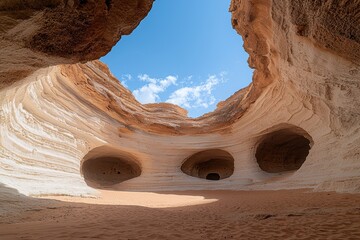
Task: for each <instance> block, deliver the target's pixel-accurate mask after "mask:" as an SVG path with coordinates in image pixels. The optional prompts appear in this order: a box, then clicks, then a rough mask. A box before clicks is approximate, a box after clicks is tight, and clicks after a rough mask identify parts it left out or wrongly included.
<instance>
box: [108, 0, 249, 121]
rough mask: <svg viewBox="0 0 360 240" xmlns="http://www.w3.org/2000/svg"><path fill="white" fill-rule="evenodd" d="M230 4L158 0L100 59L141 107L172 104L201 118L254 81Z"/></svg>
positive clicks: (223, 1)
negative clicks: (131, 31)
mask: <svg viewBox="0 0 360 240" xmlns="http://www.w3.org/2000/svg"><path fill="white" fill-rule="evenodd" d="M229 5H230V0H181V1H170V0H156V1H155V2H154V5H153V8H152V10H151V11H150V13H149V15H148V16H147V17H146V18H145V19H144V20H143V21H142V22H141V23H140V25H139V26H138V27H137V28H136V29H135V30H134V32H133V33H132V34H131V35H130V36H123V37H122V39H121V40H120V41H119V42H118V43H117V44H116V46H114V47H113V49H112V50H111V52H110V53H108V54H107V55H106V56H104V57H103V58H101V61H103V62H105V63H106V64H107V65H108V66H109V67H110V70H111V72H112V73H113V74H114V75H115V76H116V77H117V78H118V79H119V80H120V81H121V82H122V83H123V85H125V86H126V87H127V88H128V89H130V90H131V91H132V92H133V94H134V96H135V97H136V98H137V100H138V101H140V102H142V103H152V102H169V103H174V104H177V105H179V106H181V107H183V108H185V109H187V110H188V111H189V114H188V115H189V116H190V117H198V116H201V115H203V114H204V113H207V112H210V111H213V110H214V109H215V108H216V104H217V103H218V102H219V101H222V100H225V99H226V98H228V97H230V96H231V95H232V94H233V93H234V92H236V91H237V90H239V89H241V88H243V87H245V86H247V85H248V84H249V83H250V82H251V78H252V70H251V69H250V68H249V67H248V64H247V62H246V61H247V58H248V55H247V53H246V52H245V51H244V49H243V47H242V45H243V42H242V39H241V36H240V35H238V34H237V33H236V31H235V30H234V29H232V27H231V15H230V13H229V12H228V9H229Z"/></svg>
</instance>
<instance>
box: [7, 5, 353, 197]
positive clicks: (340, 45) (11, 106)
mask: <svg viewBox="0 0 360 240" xmlns="http://www.w3.org/2000/svg"><path fill="white" fill-rule="evenodd" d="M24 2H26V3H27V4H22V3H24ZM151 4H152V0H148V1H146V0H138V1H126V0H118V1H104V2H102V3H100V2H98V1H90V0H88V1H82V0H80V1H61V0H58V1H56V0H54V1H35V0H34V1H5V2H4V3H1V4H0V10H1V11H0V19H1V21H0V26H1V28H0V31H1V39H0V44H1V45H0V46H1V49H0V52H1V54H0V58H1V61H0V82H1V87H2V89H1V90H0V106H1V108H0V121H1V126H0V146H1V148H0V181H1V183H2V184H5V185H6V186H8V187H10V188H15V189H17V190H18V191H19V192H20V193H23V194H27V195H37V194H69V195H88V194H94V193H95V192H96V190H95V188H107V189H109V188H110V189H115V190H125V189H126V190H183V189H289V188H314V189H315V190H320V191H323V190H336V191H347V192H359V191H360V188H359V186H360V161H359V160H360V147H359V146H360V107H359V106H360V97H359V96H360V60H359V59H360V29H359V26H360V7H359V4H358V3H356V1H345V0H342V1H335V0H327V1H310V0H307V1H298V0H286V1H280V0H272V1H270V0H269V1H263V0H249V1H248V0H247V1H245V0H232V3H231V6H230V11H231V13H232V24H233V26H234V28H235V29H236V30H237V31H238V33H239V34H241V35H242V37H243V39H244V43H245V44H244V47H245V50H246V51H247V52H248V53H249V55H250V58H249V65H250V66H251V67H253V68H255V72H254V76H253V83H252V84H251V85H250V86H249V87H247V88H245V89H242V90H239V91H238V92H236V93H235V94H234V95H233V96H231V97H230V98H229V99H227V100H226V101H224V102H221V103H220V104H219V105H218V108H217V109H216V110H215V111H214V112H212V113H209V114H206V115H204V116H202V117H200V118H197V119H190V118H188V117H187V116H186V111H185V110H183V109H181V108H179V107H177V106H174V105H170V104H165V103H162V104H148V105H141V104H140V103H138V102H137V101H136V100H135V98H134V97H133V96H132V94H131V92H129V91H128V90H127V89H125V88H124V87H123V86H121V84H120V83H119V82H118V80H116V79H115V78H114V77H113V76H112V75H111V73H110V71H109V70H108V69H107V67H106V66H105V65H104V64H102V63H101V62H99V61H90V62H86V61H88V60H93V59H96V58H98V57H100V56H101V55H104V54H105V53H106V52H108V51H109V50H110V48H111V46H112V45H113V44H114V43H115V42H116V41H117V40H119V38H120V36H121V35H122V34H129V33H130V32H131V30H132V29H133V28H135V27H136V26H137V24H139V22H140V20H141V19H142V18H143V17H145V15H146V14H147V12H148V11H149V10H150V7H151ZM69 19H71V20H69ZM84 19H86V20H84ZM69 21H71V22H69ZM52 26H53V27H52ZM70 26H71V27H70ZM79 29H81V32H78V31H79ZM25 30H26V31H25ZM77 34H79V35H77ZM64 46H67V47H64ZM68 46H71V48H68ZM77 62H83V63H77ZM85 62H86V63H85ZM64 63H67V65H59V64H64ZM269 139H270V140H269ZM272 139H275V140H272ZM204 151H206V152H208V153H210V154H203V153H204ZM206 152H205V153H206ZM224 153H226V154H224ZM191 156H193V157H191ZM194 156H195V157H194ZM197 156H201V158H198V157H197ZM224 156H225V157H224ZM189 159H195V160H194V161H190V164H186V163H187V161H188V160H189ZM222 160H223V161H222ZM102 162H103V164H102ZM223 162H226V164H220V163H223ZM203 163H207V164H203ZM232 163H233V168H232ZM183 164H184V165H183ZM182 169H183V171H184V172H185V173H184V172H183V171H182ZM187 169H190V170H189V171H188V170H187ZM194 169H195V170H194ZM224 169H225V170H224ZM97 171H98V172H97ZM118 172H120V173H119V174H118ZM122 174H123V175H122ZM209 174H213V175H210V176H209V178H211V179H212V180H217V179H216V178H219V179H220V181H208V180H206V179H204V178H207V176H208V175H209ZM216 174H217V175H216ZM223 174H225V175H223ZM118 175H120V176H118ZM189 175H190V176H189ZM194 175H195V176H198V177H199V178H198V177H194ZM125 180H126V181H125Z"/></svg>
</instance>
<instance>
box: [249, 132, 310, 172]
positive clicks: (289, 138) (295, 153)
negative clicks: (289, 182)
mask: <svg viewBox="0 0 360 240" xmlns="http://www.w3.org/2000/svg"><path fill="white" fill-rule="evenodd" d="M309 139H310V140H309ZM311 143H312V140H311V137H310V136H309V135H308V134H307V133H306V132H305V131H304V130H303V129H301V128H298V127H295V126H294V127H290V128H285V129H281V130H277V131H274V132H270V133H268V134H266V135H265V136H264V137H263V138H262V140H261V141H260V144H259V145H258V147H257V149H256V153H255V157H256V160H257V163H258V165H259V167H260V168H261V169H262V170H263V171H265V172H268V173H281V172H290V171H296V170H298V169H300V167H301V166H302V165H303V163H304V162H305V160H306V158H307V156H308V154H309V152H310V149H311Z"/></svg>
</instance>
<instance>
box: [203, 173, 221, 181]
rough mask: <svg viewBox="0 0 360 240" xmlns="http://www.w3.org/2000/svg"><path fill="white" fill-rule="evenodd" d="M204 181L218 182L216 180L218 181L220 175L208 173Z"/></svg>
mask: <svg viewBox="0 0 360 240" xmlns="http://www.w3.org/2000/svg"><path fill="white" fill-rule="evenodd" d="M206 179H207V180H213V181H218V180H220V175H219V174H218V173H209V174H208V175H206Z"/></svg>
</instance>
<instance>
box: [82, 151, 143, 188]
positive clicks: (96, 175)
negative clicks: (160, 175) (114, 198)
mask: <svg viewBox="0 0 360 240" xmlns="http://www.w3.org/2000/svg"><path fill="white" fill-rule="evenodd" d="M81 173H82V175H83V177H84V180H85V182H86V183H87V184H88V185H89V186H90V187H94V188H100V189H101V188H111V187H112V186H114V185H117V184H119V183H122V182H124V181H127V180H130V179H132V178H136V177H138V176H140V175H141V166H140V165H139V164H138V162H137V160H136V159H135V158H134V157H133V156H131V155H129V154H126V153H124V152H122V151H119V150H116V149H113V148H109V147H100V148H96V149H94V150H92V151H90V152H89V153H88V154H87V155H86V156H85V157H84V158H83V161H82V162H81Z"/></svg>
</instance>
